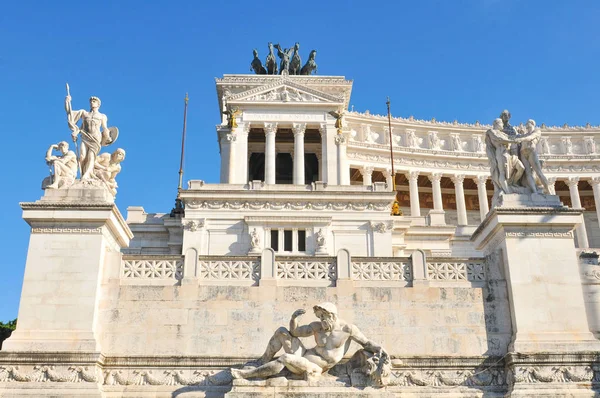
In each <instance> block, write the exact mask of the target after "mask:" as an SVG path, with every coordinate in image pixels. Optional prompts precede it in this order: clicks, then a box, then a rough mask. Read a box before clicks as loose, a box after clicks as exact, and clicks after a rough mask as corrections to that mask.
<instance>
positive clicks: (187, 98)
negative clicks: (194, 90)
mask: <svg viewBox="0 0 600 398" xmlns="http://www.w3.org/2000/svg"><path fill="white" fill-rule="evenodd" d="M184 100H185V103H186V105H187V103H188V101H189V100H190V97H188V93H185V98H184Z"/></svg>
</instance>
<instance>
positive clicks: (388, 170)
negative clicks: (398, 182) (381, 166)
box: [383, 169, 394, 191]
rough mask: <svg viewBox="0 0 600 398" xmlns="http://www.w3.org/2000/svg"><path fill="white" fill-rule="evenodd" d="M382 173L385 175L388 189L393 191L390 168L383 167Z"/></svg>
mask: <svg viewBox="0 0 600 398" xmlns="http://www.w3.org/2000/svg"><path fill="white" fill-rule="evenodd" d="M383 175H384V176H385V183H386V184H387V186H388V189H389V190H390V191H393V190H394V179H393V176H392V169H385V170H384V171H383Z"/></svg>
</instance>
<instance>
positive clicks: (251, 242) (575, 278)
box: [0, 74, 600, 397]
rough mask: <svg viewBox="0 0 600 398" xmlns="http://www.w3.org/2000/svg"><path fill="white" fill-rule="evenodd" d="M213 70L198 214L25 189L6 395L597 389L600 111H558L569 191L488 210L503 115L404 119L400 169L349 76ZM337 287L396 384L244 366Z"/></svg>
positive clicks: (457, 393)
mask: <svg viewBox="0 0 600 398" xmlns="http://www.w3.org/2000/svg"><path fill="white" fill-rule="evenodd" d="M216 87H217V95H218V99H219V106H220V108H221V111H222V115H223V116H222V120H221V123H219V124H218V125H217V126H216V132H217V136H218V139H219V145H220V150H221V174H220V183H218V184H209V183H206V182H204V181H203V180H198V179H192V180H190V181H189V182H188V185H187V187H186V188H185V189H182V190H181V191H180V193H179V197H180V199H181V200H182V202H183V203H184V206H185V213H184V214H183V215H178V214H173V215H170V214H168V213H164V214H152V213H147V212H146V211H145V210H144V208H143V207H141V206H131V207H129V208H127V214H126V217H122V216H121V213H120V212H119V209H117V207H116V206H115V205H114V197H113V195H112V194H111V193H110V192H109V191H107V190H105V189H104V188H103V187H98V186H91V187H87V188H85V187H81V186H80V185H78V184H74V185H72V186H70V187H68V188H65V189H52V190H47V191H46V192H45V194H44V196H43V197H42V198H41V199H40V200H38V201H36V202H31V203H22V204H21V207H22V208H23V211H24V213H23V218H24V219H25V221H26V222H28V223H29V224H30V225H31V228H32V230H31V241H30V246H29V252H28V256H27V265H26V271H25V280H24V286H23V293H22V298H21V304H20V309H19V324H18V328H17V330H16V331H15V333H14V334H13V336H12V337H11V338H9V339H8V340H6V341H5V342H4V345H3V349H2V351H0V396H2V397H4V396H7V397H12V396H23V395H29V396H71V397H81V396H95V397H121V396H126V397H142V396H153V397H173V396H182V397H188V396H189V397H194V396H196V397H205V396H210V397H215V396H227V397H246V396H256V397H262V396H289V397H292V396H297V397H307V396H308V397H310V396H313V397H332V396H335V397H338V396H339V397H346V396H348V397H350V396H352V397H355V396H380V397H392V396H414V397H431V396H445V397H517V396H548V397H553V396H561V397H562V396H576V397H594V396H596V395H597V394H598V392H599V391H600V357H599V354H598V353H599V352H600V343H599V340H598V339H599V338H600V315H599V314H600V266H599V265H598V253H597V251H595V250H594V249H593V248H594V247H599V246H600V228H599V227H598V219H599V216H600V213H598V212H599V211H600V210H598V209H600V202H598V201H599V200H600V188H599V184H600V158H599V157H598V156H597V155H596V154H595V150H596V148H595V140H596V139H600V128H595V127H591V126H586V127H568V126H565V127H547V126H542V139H541V141H540V143H539V148H538V151H539V153H540V154H541V158H542V159H543V160H544V172H545V174H546V175H547V176H548V177H549V180H550V182H551V183H552V184H554V185H555V187H556V191H557V195H558V196H553V195H541V194H540V195H538V194H533V195H529V196H527V195H525V196H523V195H516V194H515V195H506V196H505V197H503V199H502V202H501V203H500V206H497V207H495V208H494V209H491V210H490V204H491V201H490V198H491V196H492V193H493V191H492V188H490V181H489V175H490V173H489V165H488V162H487V157H486V154H485V151H484V149H483V148H484V147H483V146H482V145H484V144H483V138H484V134H485V131H486V130H487V129H489V128H490V126H487V125H483V124H480V123H475V124H462V123H458V122H437V121H421V120H415V119H414V118H412V117H409V118H393V119H392V123H391V124H392V131H391V133H392V135H391V145H392V148H393V153H394V164H395V170H394V173H392V170H391V168H390V151H389V145H390V135H389V127H388V124H387V118H384V117H382V116H377V115H371V114H369V113H368V112H367V113H358V112H352V111H346V110H347V109H348V108H349V103H350V94H351V89H352V82H351V81H348V80H346V79H345V78H344V77H340V76H301V75H298V76H289V75H285V74H283V75H224V76H223V78H220V79H217V81H216ZM394 182H395V184H394ZM394 185H395V186H396V192H393V189H392V187H393V186H394ZM394 199H396V200H398V202H399V203H400V205H401V208H402V210H403V212H404V215H403V216H391V215H390V211H391V205H392V202H393V201H394ZM561 202H562V203H561ZM564 204H568V205H569V206H564ZM586 204H594V207H593V208H592V209H586V210H584V209H582V205H583V206H584V207H585V205H586ZM596 204H598V206H596ZM321 302H332V303H334V304H335V305H336V306H337V307H338V311H339V313H340V316H341V317H342V318H344V319H346V320H347V321H348V322H351V323H353V324H355V325H356V326H357V327H358V328H360V330H361V331H362V332H363V333H364V334H365V336H369V338H370V339H373V341H377V342H378V343H380V344H381V345H382V346H383V347H385V349H386V351H387V353H388V354H389V355H390V361H391V362H390V374H389V375H388V376H387V379H386V380H385V383H380V384H378V385H374V384H373V382H372V381H371V380H370V379H369V378H368V377H365V376H364V375H363V374H361V373H360V372H357V371H355V369H353V368H352V367H351V366H349V365H348V364H347V363H346V362H345V360H342V361H341V363H339V364H337V365H336V366H335V367H334V368H332V369H331V370H330V371H329V372H328V374H326V375H324V376H322V377H321V378H320V379H319V380H303V379H302V378H299V379H295V378H293V377H291V376H290V375H288V374H282V375H280V377H274V378H269V379H267V380H258V381H257V380H232V377H231V374H230V373H229V370H228V369H229V368H231V367H234V368H239V367H242V366H243V365H244V364H246V363H248V361H250V360H252V359H255V358H257V357H260V356H261V355H262V354H263V350H264V347H265V345H266V343H267V341H268V339H269V336H271V335H273V332H274V331H276V330H277V328H279V327H280V326H282V325H286V327H287V322H288V321H289V315H290V314H291V313H293V312H294V311H296V310H297V309H299V308H305V309H310V308H312V307H313V306H314V305H316V304H318V303H321ZM305 317H306V318H307V322H309V321H311V320H315V319H316V318H314V317H312V315H305ZM303 342H304V343H305V344H307V346H308V347H310V344H311V343H310V341H303ZM313 344H314V342H313ZM359 348H360V347H359V346H356V345H352V346H350V349H349V351H348V353H347V355H346V360H347V359H349V358H350V357H351V356H352V354H353V353H354V352H356V350H357V349H359Z"/></svg>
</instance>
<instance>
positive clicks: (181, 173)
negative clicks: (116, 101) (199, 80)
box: [177, 93, 190, 190]
mask: <svg viewBox="0 0 600 398" xmlns="http://www.w3.org/2000/svg"><path fill="white" fill-rule="evenodd" d="M189 99H190V98H189V97H188V94H187V93H185V98H184V101H185V105H184V107H183V132H182V133H181V160H180V162H179V185H178V186H177V189H178V190H179V189H181V185H182V183H183V157H184V153H185V130H186V127H187V108H188V101H189Z"/></svg>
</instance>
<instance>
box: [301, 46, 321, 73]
mask: <svg viewBox="0 0 600 398" xmlns="http://www.w3.org/2000/svg"><path fill="white" fill-rule="evenodd" d="M316 56H317V50H312V51H311V52H310V55H309V56H308V61H306V64H304V66H303V67H302V69H301V70H300V74H301V75H310V74H311V73H313V71H314V73H315V75H316V74H317V63H316V62H315V57H316Z"/></svg>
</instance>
